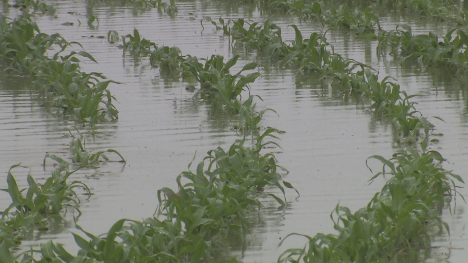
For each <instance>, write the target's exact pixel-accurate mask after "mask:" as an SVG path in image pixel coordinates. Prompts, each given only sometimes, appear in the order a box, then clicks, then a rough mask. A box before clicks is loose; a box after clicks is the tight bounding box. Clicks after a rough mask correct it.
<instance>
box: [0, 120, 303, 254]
mask: <svg viewBox="0 0 468 263" xmlns="http://www.w3.org/2000/svg"><path fill="white" fill-rule="evenodd" d="M275 133H282V132H281V131H279V130H276V129H272V128H269V129H267V130H266V131H265V132H264V133H262V134H261V135H260V136H258V138H257V139H256V141H255V142H254V145H253V146H252V147H249V146H247V145H245V144H246V140H245V139H243V140H237V141H236V142H235V143H234V144H232V145H231V147H229V149H227V150H224V149H222V148H220V147H218V148H216V149H214V150H211V151H209V152H208V154H207V156H206V157H205V158H204V159H203V161H201V162H200V163H199V164H198V166H197V169H196V172H192V171H185V172H182V173H181V174H180V175H179V176H178V177H177V184H178V190H177V191H174V190H172V189H170V188H167V187H164V188H161V189H160V190H158V200H159V207H158V209H157V212H158V214H159V215H160V217H161V218H156V217H152V218H148V219H145V220H143V221H136V220H129V219H121V220H118V221H117V222H116V223H115V224H114V225H113V226H112V227H111V228H110V229H109V231H108V232H107V233H106V234H104V235H102V236H96V235H93V234H91V233H89V232H86V231H84V230H83V229H82V228H81V227H80V226H77V228H78V229H79V230H80V231H82V232H83V233H84V234H85V235H86V238H84V237H82V236H80V235H78V234H75V233H73V237H74V239H75V242H76V244H77V245H78V246H79V252H78V253H77V255H76V256H73V255H71V254H70V253H68V252H67V251H66V250H65V249H64V248H63V246H62V245H60V244H55V243H53V242H52V241H49V242H47V243H43V244H41V249H40V250H35V249H31V250H30V251H26V252H25V253H23V254H22V255H21V256H20V257H22V259H21V262H43V261H54V262H213V259H212V257H213V253H214V252H215V250H216V247H217V245H216V243H217V242H223V238H225V237H226V236H227V235H228V234H230V233H231V234H232V233H234V232H236V233H241V235H242V236H244V237H245V235H246V234H247V233H248V231H249V227H248V226H249V222H248V217H247V214H248V213H251V212H250V210H252V209H253V208H257V209H258V208H261V207H262V203H261V201H260V197H271V198H273V199H275V200H276V201H277V202H278V203H279V204H280V205H281V206H282V207H284V206H286V205H287V202H286V198H285V197H283V198H281V197H279V196H277V193H276V192H277V191H279V192H280V193H282V194H283V196H285V188H290V189H294V187H293V186H292V185H291V184H290V183H288V182H286V181H283V180H282V175H281V174H280V170H284V168H282V167H281V166H279V165H278V164H277V160H276V158H275V156H274V155H273V154H272V153H266V154H262V153H261V151H262V150H263V149H264V148H265V147H266V146H268V145H271V144H273V145H277V143H276V142H274V141H271V140H270V141H265V140H266V139H268V138H270V139H276V138H277V136H276V135H275ZM49 158H50V159H53V160H57V161H60V160H61V159H60V158H58V157H56V156H49ZM60 163H61V162H60ZM61 164H62V165H63V163H61ZM189 168H190V165H189ZM296 192H297V191H296ZM5 242H6V241H2V243H0V259H1V260H2V262H14V259H13V257H12V255H11V254H10V252H9V251H8V248H10V247H11V246H10V243H5ZM36 257H37V258H38V259H36ZM217 262H238V261H237V260H236V259H229V260H224V261H217Z"/></svg>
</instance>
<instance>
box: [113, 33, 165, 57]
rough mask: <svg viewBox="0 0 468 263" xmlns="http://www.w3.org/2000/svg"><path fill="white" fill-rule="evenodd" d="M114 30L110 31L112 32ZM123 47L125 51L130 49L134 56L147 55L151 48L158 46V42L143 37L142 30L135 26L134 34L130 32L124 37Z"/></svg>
mask: <svg viewBox="0 0 468 263" xmlns="http://www.w3.org/2000/svg"><path fill="white" fill-rule="evenodd" d="M111 32H112V31H109V34H111ZM122 47H123V49H124V50H125V51H129V52H130V54H132V55H134V56H147V55H148V54H149V53H150V52H151V48H156V44H155V43H153V42H151V41H149V40H147V39H144V38H141V36H140V32H138V30H137V29H136V28H135V29H134V30H133V36H132V35H131V34H128V35H126V36H123V37H122Z"/></svg>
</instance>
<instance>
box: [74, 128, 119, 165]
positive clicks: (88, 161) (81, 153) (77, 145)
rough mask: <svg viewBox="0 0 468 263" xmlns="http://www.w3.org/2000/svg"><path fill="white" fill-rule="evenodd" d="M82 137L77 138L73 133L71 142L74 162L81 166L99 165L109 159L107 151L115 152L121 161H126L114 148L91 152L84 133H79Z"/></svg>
mask: <svg viewBox="0 0 468 263" xmlns="http://www.w3.org/2000/svg"><path fill="white" fill-rule="evenodd" d="M79 135H80V137H79V138H76V137H75V136H73V135H72V137H73V139H72V141H71V142H70V153H71V155H72V156H71V159H72V162H73V163H75V164H78V165H79V166H80V167H93V166H97V165H99V163H100V162H101V161H102V160H103V161H109V158H108V157H107V155H106V153H115V154H117V155H118V156H119V157H120V161H119V162H123V163H125V162H126V161H125V159H124V158H123V156H122V155H121V154H120V153H119V152H118V151H116V150H114V149H108V150H106V151H98V152H96V153H90V152H89V151H88V150H86V149H85V139H84V138H83V135H82V134H81V133H79Z"/></svg>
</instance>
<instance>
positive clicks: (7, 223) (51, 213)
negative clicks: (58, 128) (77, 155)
mask: <svg viewBox="0 0 468 263" xmlns="http://www.w3.org/2000/svg"><path fill="white" fill-rule="evenodd" d="M46 158H51V159H53V160H55V161H57V162H58V167H57V168H56V169H55V170H54V171H53V172H52V175H51V176H50V177H48V178H47V179H46V180H45V182H44V183H42V184H41V183H38V182H36V181H35V180H34V178H33V177H32V176H31V175H30V174H28V176H27V182H28V185H29V187H28V188H27V189H22V190H20V189H19V187H18V184H17V183H16V179H15V177H14V176H13V173H12V170H13V169H15V168H17V167H19V166H20V164H17V165H13V166H12V167H11V168H10V170H9V171H8V175H7V184H8V188H6V189H1V190H2V191H5V192H8V194H9V195H10V197H11V200H12V203H11V204H10V205H9V207H8V208H6V209H5V210H4V211H2V212H1V214H2V217H1V219H0V227H1V229H2V232H1V233H2V234H1V235H0V243H1V245H3V246H4V247H8V248H9V247H12V246H14V245H15V244H18V243H21V240H22V239H23V238H24V236H25V234H26V233H27V232H28V231H29V230H31V229H39V230H47V229H48V227H47V219H48V218H51V217H56V218H59V219H62V215H61V213H62V212H64V210H65V209H67V208H72V209H75V210H76V211H78V213H80V214H81V212H80V210H79V203H80V199H79V198H78V195H77V193H76V190H75V189H76V188H80V189H85V190H86V192H87V193H88V194H90V190H89V188H88V187H87V186H86V185H85V184H83V183H81V182H79V181H72V182H68V178H69V177H70V176H71V175H72V174H73V173H74V172H76V170H75V171H70V170H69V164H68V163H67V162H65V161H64V160H63V159H61V158H59V157H56V156H47V157H46ZM44 162H45V160H44ZM25 190H27V191H26V196H24V195H23V192H24V191H25ZM4 253H5V252H3V253H2V252H0V259H1V257H4V256H5V254H4Z"/></svg>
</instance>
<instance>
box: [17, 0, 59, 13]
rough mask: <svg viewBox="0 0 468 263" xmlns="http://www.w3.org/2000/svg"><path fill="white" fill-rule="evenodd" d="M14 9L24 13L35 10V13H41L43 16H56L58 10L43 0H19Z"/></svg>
mask: <svg viewBox="0 0 468 263" xmlns="http://www.w3.org/2000/svg"><path fill="white" fill-rule="evenodd" d="M15 2H16V3H15V5H14V6H13V7H19V8H20V9H21V10H22V11H23V12H28V11H29V10H30V9H33V10H34V11H33V13H35V12H36V11H40V12H42V13H43V14H48V15H54V14H55V12H56V10H55V8H54V7H53V6H51V5H48V4H47V3H46V2H45V1H43V0H36V1H34V0H17V1H15Z"/></svg>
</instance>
